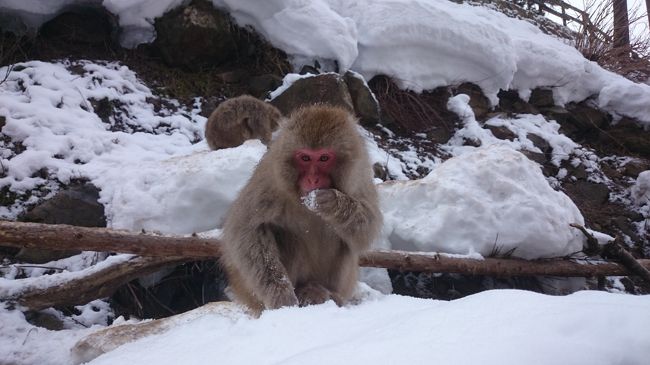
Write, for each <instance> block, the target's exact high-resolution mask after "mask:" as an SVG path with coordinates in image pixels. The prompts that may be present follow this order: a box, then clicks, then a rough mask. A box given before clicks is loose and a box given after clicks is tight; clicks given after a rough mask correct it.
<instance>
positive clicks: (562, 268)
mask: <svg viewBox="0 0 650 365" xmlns="http://www.w3.org/2000/svg"><path fill="white" fill-rule="evenodd" d="M0 245H2V246H11V247H31V248H40V249H48V250H69V249H74V250H84V251H112V252H123V253H132V254H138V255H142V256H143V257H140V256H134V257H126V258H125V257H123V256H112V257H109V258H108V259H107V260H105V261H102V262H100V263H99V264H97V265H94V266H92V267H89V268H87V269H85V270H82V271H79V272H64V273H58V274H53V275H46V276H41V277H37V278H27V279H17V280H11V281H9V280H5V281H4V284H3V282H2V281H0V300H14V301H17V302H18V303H20V304H22V305H24V306H25V307H28V308H30V309H35V310H38V309H43V308H47V307H51V306H54V305H78V304H85V303H88V302H89V301H91V300H93V299H97V298H103V297H107V296H110V295H111V294H112V293H113V292H114V291H115V290H116V289H117V288H118V287H119V286H121V285H123V284H125V283H127V282H129V281H131V280H133V279H136V278H138V277H141V276H144V275H147V274H150V273H153V272H156V271H158V270H159V269H161V268H163V267H165V266H168V265H176V264H180V263H182V262H187V261H192V260H200V259H202V260H206V259H216V258H217V257H219V255H220V250H219V248H220V242H219V241H218V240H216V239H211V238H200V237H197V236H191V237H170V236H160V235H152V234H145V233H139V234H138V233H130V232H126V231H116V230H110V229H105V228H85V227H76V226H67V225H48V224H39V223H18V222H1V221H0ZM632 259H633V258H632ZM633 260H634V259H633ZM634 262H635V263H637V264H638V265H639V267H642V268H644V269H648V268H650V260H634ZM359 264H360V265H361V266H367V267H378V268H387V269H393V270H400V271H428V272H444V273H460V274H466V275H490V276H538V275H539V276H563V277H572V276H575V277H588V276H613V275H617V276H619V275H620V276H622V275H630V274H637V273H639V272H642V271H639V270H633V271H631V270H628V269H627V268H626V267H625V266H623V265H619V264H616V263H611V262H598V263H594V262H587V261H585V260H568V259H546V260H533V261H529V260H522V259H514V258H509V259H500V258H485V259H469V258H458V257H452V256H446V255H441V254H436V253H422V252H405V251H370V252H367V253H366V254H364V255H362V256H361V257H360V259H359ZM9 282H11V283H9Z"/></svg>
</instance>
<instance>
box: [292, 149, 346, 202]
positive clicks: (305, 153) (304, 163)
mask: <svg viewBox="0 0 650 365" xmlns="http://www.w3.org/2000/svg"><path fill="white" fill-rule="evenodd" d="M293 160H294V164H295V166H296V169H298V187H299V188H300V193H301V194H302V195H306V194H308V193H309V192H310V191H312V190H316V189H329V188H331V187H332V177H331V173H332V171H333V170H334V167H335V166H336V153H335V152H334V150H333V149H331V148H321V149H318V150H312V149H308V148H302V149H299V150H297V151H296V152H295V153H294V155H293Z"/></svg>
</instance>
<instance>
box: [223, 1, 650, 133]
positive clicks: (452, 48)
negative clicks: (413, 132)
mask: <svg viewBox="0 0 650 365" xmlns="http://www.w3.org/2000/svg"><path fill="white" fill-rule="evenodd" d="M213 2H214V3H215V4H216V5H217V6H220V7H222V8H224V9H226V10H228V11H230V12H231V13H232V14H233V16H234V17H235V19H236V20H237V21H238V22H239V23H240V24H246V25H252V26H253V27H254V28H255V29H256V30H258V31H259V32H261V33H262V34H264V36H265V37H266V38H267V39H268V40H269V41H270V42H271V43H273V44H274V45H275V46H277V47H279V48H281V49H283V50H284V51H286V52H288V53H289V54H292V55H294V56H297V57H298V60H301V61H304V60H305V59H310V58H311V59H323V58H325V59H327V58H329V59H335V60H337V62H338V65H339V67H340V68H341V69H342V70H347V69H352V70H354V71H357V72H359V73H361V74H362V75H363V76H364V77H365V78H366V79H368V80H369V79H370V78H372V77H373V76H375V75H378V74H385V75H389V76H392V77H393V78H394V79H395V81H397V82H398V84H399V85H400V86H401V87H403V88H408V89H412V90H415V91H421V90H425V89H433V88H436V87H438V86H446V85H455V84H459V83H462V82H464V81H469V82H473V83H476V84H478V85H479V86H480V87H481V89H483V91H484V92H485V94H486V95H487V96H488V98H489V99H490V101H491V102H492V103H493V104H496V103H497V101H498V99H497V93H498V91H499V89H504V90H508V89H517V90H519V92H520V94H521V96H522V97H524V99H527V98H528V97H529V96H530V93H531V91H532V89H534V88H536V87H541V86H544V87H551V88H552V89H553V92H554V98H555V101H556V103H557V104H560V105H563V104H565V103H568V102H571V101H581V100H584V99H586V98H587V97H589V96H592V95H598V94H599V93H600V95H599V97H598V103H599V105H600V107H601V108H603V109H605V110H608V111H610V112H612V113H614V114H620V115H627V116H630V117H634V118H638V119H639V120H641V121H643V122H645V123H650V86H648V85H642V84H635V83H633V82H631V81H629V80H627V79H625V78H623V77H621V76H618V75H615V74H613V73H611V72H608V71H605V70H603V69H602V68H601V67H600V66H598V65H597V64H596V63H594V62H590V61H588V60H586V59H585V58H584V57H583V56H582V55H581V54H580V53H579V52H578V51H577V50H576V49H575V48H574V47H572V46H570V45H568V44H565V42H564V41H563V40H560V39H557V38H555V37H552V36H549V35H546V34H544V33H542V31H540V30H539V28H537V27H536V26H534V25H532V24H530V23H529V22H527V21H523V20H519V19H514V18H509V17H507V16H506V15H504V14H502V13H500V12H498V11H495V10H492V9H488V8H486V7H476V6H469V5H466V4H456V3H454V2H451V1H447V0H379V1H378V0H362V1H355V2H353V3H346V2H340V1H336V0H319V1H313V2H307V3H305V2H301V1H296V0H275V1H272V2H265V3H264V5H260V4H259V3H258V2H255V1H244V2H242V1H235V0H213ZM307 16H312V17H313V18H312V19H319V21H318V22H313V20H312V19H310V20H309V23H308V24H307V25H305V19H306V17H307ZM321 19H322V20H321ZM303 29H309V30H310V31H309V32H304V31H302V30H303ZM333 31H335V32H336V33H335V34H332V33H333ZM287 43H289V44H287ZM333 44H334V45H333Z"/></svg>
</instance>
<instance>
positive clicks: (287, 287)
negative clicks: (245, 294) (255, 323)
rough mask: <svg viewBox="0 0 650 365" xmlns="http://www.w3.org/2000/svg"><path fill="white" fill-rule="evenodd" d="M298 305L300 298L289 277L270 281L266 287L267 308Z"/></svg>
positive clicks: (265, 303) (265, 301) (265, 304)
mask: <svg viewBox="0 0 650 365" xmlns="http://www.w3.org/2000/svg"><path fill="white" fill-rule="evenodd" d="M297 305H298V298H297V297H296V294H295V293H294V290H293V285H291V282H290V281H289V279H288V278H286V277H285V278H283V279H282V280H279V281H276V282H273V283H269V284H268V286H267V287H266V295H265V298H264V306H265V307H266V308H267V309H278V308H282V307H293V306H297Z"/></svg>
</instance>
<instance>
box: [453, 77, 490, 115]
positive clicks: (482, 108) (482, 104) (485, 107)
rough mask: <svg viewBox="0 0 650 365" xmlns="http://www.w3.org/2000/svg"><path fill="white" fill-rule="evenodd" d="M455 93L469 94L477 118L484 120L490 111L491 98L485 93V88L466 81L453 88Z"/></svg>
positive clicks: (470, 104)
mask: <svg viewBox="0 0 650 365" xmlns="http://www.w3.org/2000/svg"><path fill="white" fill-rule="evenodd" d="M453 93H454V95H458V94H465V95H468V96H469V106H470V107H471V108H472V111H474V116H475V117H476V119H477V120H484V119H485V118H486V117H487V115H488V113H489V112H490V100H488V98H487V97H486V96H485V94H483V90H481V88H480V87H479V86H478V85H476V84H472V83H470V82H465V83H462V84H460V85H458V86H457V87H455V88H454V89H453Z"/></svg>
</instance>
